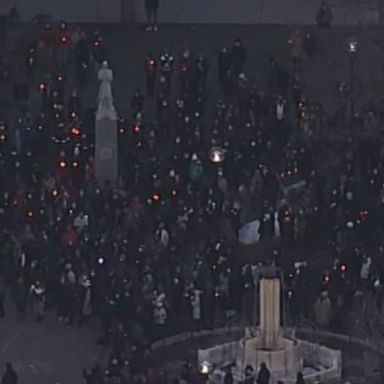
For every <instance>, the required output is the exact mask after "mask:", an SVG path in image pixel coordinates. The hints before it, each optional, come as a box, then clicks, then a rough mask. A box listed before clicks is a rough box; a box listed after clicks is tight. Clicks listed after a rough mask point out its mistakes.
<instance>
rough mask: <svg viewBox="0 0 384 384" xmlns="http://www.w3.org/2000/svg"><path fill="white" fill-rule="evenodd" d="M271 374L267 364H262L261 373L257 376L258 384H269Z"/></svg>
mask: <svg viewBox="0 0 384 384" xmlns="http://www.w3.org/2000/svg"><path fill="white" fill-rule="evenodd" d="M270 378H271V373H270V372H269V370H268V368H267V365H266V364H265V363H261V364H260V371H259V374H258V375H257V381H256V382H257V384H269V380H270Z"/></svg>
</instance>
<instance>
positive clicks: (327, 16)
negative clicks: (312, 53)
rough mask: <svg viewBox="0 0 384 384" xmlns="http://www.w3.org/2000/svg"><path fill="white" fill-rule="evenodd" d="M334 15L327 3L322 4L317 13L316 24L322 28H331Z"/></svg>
mask: <svg viewBox="0 0 384 384" xmlns="http://www.w3.org/2000/svg"><path fill="white" fill-rule="evenodd" d="M332 20H333V15H332V11H331V9H330V8H329V7H328V5H327V3H326V2H325V1H322V2H321V5H320V8H319V9H318V10H317V13H316V22H317V25H318V26H319V27H320V28H329V27H330V26H331V24H332Z"/></svg>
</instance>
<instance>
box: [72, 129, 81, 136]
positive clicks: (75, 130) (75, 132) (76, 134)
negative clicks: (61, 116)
mask: <svg viewBox="0 0 384 384" xmlns="http://www.w3.org/2000/svg"><path fill="white" fill-rule="evenodd" d="M71 134H72V135H73V136H79V135H80V129H79V128H77V127H72V128H71Z"/></svg>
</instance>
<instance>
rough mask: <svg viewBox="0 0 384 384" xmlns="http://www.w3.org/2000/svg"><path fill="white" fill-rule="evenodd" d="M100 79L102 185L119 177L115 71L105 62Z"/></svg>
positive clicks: (99, 171) (98, 158) (99, 174)
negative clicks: (114, 99)
mask: <svg viewBox="0 0 384 384" xmlns="http://www.w3.org/2000/svg"><path fill="white" fill-rule="evenodd" d="M98 79H99V81H100V87H99V94H98V108H97V113H96V135H95V136H96V145H95V174H96V179H97V182H98V184H99V186H100V187H103V186H104V185H105V183H106V182H107V181H108V182H110V183H111V185H112V186H113V185H115V183H116V181H117V178H118V159H117V152H118V146H117V114H116V110H115V107H114V103H113V95H112V81H113V71H112V69H110V68H109V67H108V63H107V62H104V63H103V64H102V68H101V69H100V70H99V73H98Z"/></svg>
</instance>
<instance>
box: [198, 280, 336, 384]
mask: <svg viewBox="0 0 384 384" xmlns="http://www.w3.org/2000/svg"><path fill="white" fill-rule="evenodd" d="M256 296H257V295H256ZM281 301H282V297H281V287H280V279H279V278H275V277H273V276H271V277H269V278H262V279H261V280H260V283H259V313H260V316H259V325H258V327H254V328H252V329H246V332H245V337H243V338H242V339H240V341H234V342H230V343H226V344H222V345H216V346H213V347H211V348H208V349H201V350H199V352H198V363H199V365H200V366H203V365H204V364H205V365H206V364H210V366H212V367H215V369H214V371H213V373H212V377H211V381H212V382H215V383H216V382H218V383H219V382H221V381H222V378H223V376H224V374H225V370H224V367H225V366H229V365H234V367H235V372H234V378H235V381H236V382H241V381H243V380H244V375H245V368H246V367H247V366H251V367H252V368H253V371H254V372H258V370H259V368H260V364H261V363H265V364H266V365H267V367H268V369H269V370H270V372H271V384H276V383H277V382H278V381H279V380H282V381H283V382H284V383H287V384H294V383H295V382H296V375H297V373H298V372H300V371H303V370H304V369H306V365H305V364H306V363H307V362H310V366H316V367H317V368H316V370H315V372H314V371H313V370H310V373H306V375H305V379H306V380H307V381H308V382H309V383H310V382H312V379H313V378H315V377H316V378H325V377H326V378H340V377H341V352H340V351H337V350H332V349H330V348H327V347H322V346H320V345H318V344H314V343H310V342H307V341H303V340H299V339H296V338H295V337H294V331H293V332H292V330H289V331H291V332H290V336H285V334H284V328H282V327H281V324H280V322H281V315H280V308H281ZM285 331H287V330H285ZM306 372H307V371H306Z"/></svg>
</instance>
